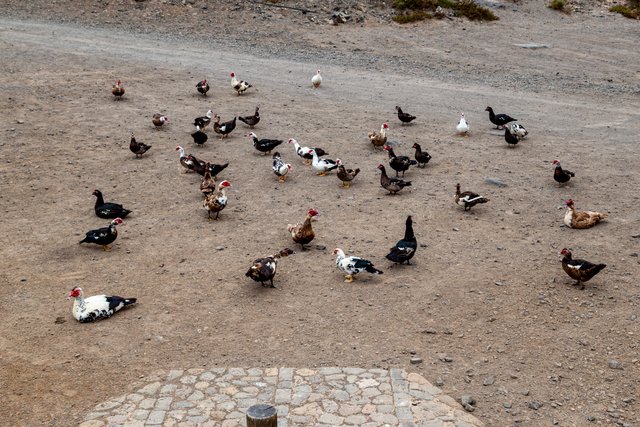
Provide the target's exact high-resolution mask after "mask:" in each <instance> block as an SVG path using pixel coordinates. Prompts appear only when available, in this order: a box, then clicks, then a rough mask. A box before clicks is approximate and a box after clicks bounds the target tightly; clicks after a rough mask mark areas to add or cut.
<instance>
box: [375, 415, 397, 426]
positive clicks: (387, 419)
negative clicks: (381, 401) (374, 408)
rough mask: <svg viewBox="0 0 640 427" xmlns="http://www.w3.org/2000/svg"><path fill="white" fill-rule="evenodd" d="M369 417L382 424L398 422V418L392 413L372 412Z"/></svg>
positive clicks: (395, 423)
mask: <svg viewBox="0 0 640 427" xmlns="http://www.w3.org/2000/svg"><path fill="white" fill-rule="evenodd" d="M371 419H372V420H373V421H376V422H379V423H383V424H391V425H397V424H398V418H396V416H395V415H393V414H373V415H371Z"/></svg>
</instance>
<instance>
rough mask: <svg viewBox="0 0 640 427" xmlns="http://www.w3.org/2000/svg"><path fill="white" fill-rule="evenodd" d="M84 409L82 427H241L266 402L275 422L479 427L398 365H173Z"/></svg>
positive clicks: (326, 425) (284, 426)
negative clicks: (274, 412) (248, 413)
mask: <svg viewBox="0 0 640 427" xmlns="http://www.w3.org/2000/svg"><path fill="white" fill-rule="evenodd" d="M145 381H147V382H146V383H145V384H143V385H140V386H139V388H137V391H136V392H134V393H131V394H126V395H123V396H119V397H116V398H113V399H111V400H108V401H106V402H103V403H100V404H99V405H97V406H96V407H95V408H93V410H92V411H91V412H89V413H88V414H87V415H86V416H85V418H84V422H82V423H81V424H80V427H105V426H131V427H133V426H147V425H162V426H203V427H213V426H216V427H217V426H219V427H236V426H246V418H245V413H246V410H247V408H249V407H250V406H251V405H254V404H256V403H269V404H271V405H274V406H275V407H276V408H277V410H278V427H290V426H300V427H302V426H305V427H306V426H323V427H330V426H367V427H374V426H402V427H410V426H411V427H480V426H483V425H484V424H483V423H482V422H480V421H479V420H478V419H476V418H475V417H473V416H471V415H470V414H469V413H467V412H465V411H464V410H463V409H462V407H461V406H460V405H459V404H458V403H457V402H456V401H455V400H453V399H452V398H451V397H449V396H446V395H444V394H442V391H441V390H440V389H438V388H437V387H434V386H433V385H431V384H430V383H429V382H428V381H427V380H425V379H424V378H423V377H422V376H420V375H418V374H415V373H410V374H407V372H406V371H404V370H402V369H391V370H386V369H361V368H317V369H305V368H301V369H294V368H267V369H258V368H252V369H242V368H215V369H209V370H206V369H188V370H182V369H176V370H172V371H170V372H168V373H164V374H160V375H156V376H153V377H151V378H146V380H145Z"/></svg>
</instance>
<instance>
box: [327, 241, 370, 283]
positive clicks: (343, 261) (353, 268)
mask: <svg viewBox="0 0 640 427" xmlns="http://www.w3.org/2000/svg"><path fill="white" fill-rule="evenodd" d="M333 254H334V255H335V256H336V267H338V269H339V270H340V271H342V272H344V273H346V276H344V281H345V282H346V283H351V282H353V279H355V275H356V274H358V273H361V272H363V271H366V272H367V273H371V274H382V271H381V270H378V269H377V268H375V267H374V266H373V263H372V262H371V261H369V260H366V259H364V258H360V257H357V256H349V257H348V256H345V254H344V251H343V250H342V249H340V248H335V249H334V250H333Z"/></svg>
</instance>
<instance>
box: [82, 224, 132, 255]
mask: <svg viewBox="0 0 640 427" xmlns="http://www.w3.org/2000/svg"><path fill="white" fill-rule="evenodd" d="M122 223H124V221H123V220H122V219H120V218H115V219H114V220H113V221H111V223H110V224H109V225H108V226H107V227H102V228H98V229H96V230H90V231H87V235H86V236H85V238H84V239H82V240H81V241H80V243H94V244H96V245H100V246H102V250H103V251H105V252H108V251H110V250H111V248H110V247H109V245H110V244H111V243H113V242H115V240H116V238H117V237H118V230H117V229H116V226H117V225H120V224H122Z"/></svg>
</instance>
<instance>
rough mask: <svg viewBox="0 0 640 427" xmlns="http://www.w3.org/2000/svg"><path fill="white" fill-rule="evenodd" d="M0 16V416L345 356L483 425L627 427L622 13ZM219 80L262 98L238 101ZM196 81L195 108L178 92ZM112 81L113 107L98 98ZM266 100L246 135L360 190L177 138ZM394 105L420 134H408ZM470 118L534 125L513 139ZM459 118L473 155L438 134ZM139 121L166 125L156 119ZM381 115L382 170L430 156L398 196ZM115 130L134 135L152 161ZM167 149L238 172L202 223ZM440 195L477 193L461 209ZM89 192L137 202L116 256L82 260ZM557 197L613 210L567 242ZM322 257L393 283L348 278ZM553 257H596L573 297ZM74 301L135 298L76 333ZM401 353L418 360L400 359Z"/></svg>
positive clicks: (102, 5)
mask: <svg viewBox="0 0 640 427" xmlns="http://www.w3.org/2000/svg"><path fill="white" fill-rule="evenodd" d="M2 3H3V4H2V7H3V10H4V11H5V13H4V14H3V17H1V18H0V47H1V51H2V56H3V60H2V61H1V62H0V71H1V77H0V89H1V91H0V92H1V95H2V96H1V97H0V132H1V133H2V138H1V140H0V153H1V155H2V157H1V162H0V177H1V178H2V179H1V181H0V208H1V210H2V212H3V217H2V221H1V222H0V224H1V227H2V233H0V255H1V257H0V283H1V285H2V286H1V287H0V311H1V318H2V322H1V324H0V327H1V331H0V347H1V348H2V351H1V352H0V362H1V364H2V367H3V369H2V370H1V371H0V386H1V387H2V390H3V393H2V404H1V405H0V418H1V419H2V420H3V421H2V423H0V424H3V425H12V426H19V425H24V426H34V425H50V426H68V425H75V424H77V423H78V421H79V420H80V419H81V417H82V414H83V413H84V412H86V411H87V410H88V409H90V408H91V407H92V406H93V405H95V404H96V403H98V402H101V401H103V400H105V399H107V398H108V397H110V396H115V395H121V394H123V393H126V392H128V391H129V390H130V384H131V383H132V382H134V381H137V380H139V379H141V378H144V377H145V375H149V374H150V373H151V372H154V371H157V370H163V369H171V368H178V367H185V368H189V367H215V366H240V367H252V366H259V367H275V366H293V367H305V366H314V367H316V366H362V367H382V368H391V367H402V368H406V369H408V370H410V371H415V372H419V373H420V374H422V375H424V376H425V377H426V378H427V379H429V380H430V381H432V382H434V383H437V384H439V385H440V386H441V387H442V389H443V390H444V391H445V392H446V393H447V394H449V395H451V396H452V397H454V398H459V397H460V396H461V395H463V394H470V395H472V396H474V397H475V398H476V399H477V401H478V407H477V409H476V411H475V412H474V415H476V416H478V417H479V418H480V419H481V420H483V421H484V422H485V423H486V425H488V426H507V425H514V426H551V425H559V426H585V425H625V426H627V425H628V426H638V425H640V402H639V401H638V398H637V396H638V394H639V393H640V373H639V372H640V362H639V356H638V349H639V346H638V334H640V331H639V328H638V320H637V316H638V314H639V311H640V309H639V308H638V305H639V304H640V291H639V289H640V288H639V286H638V281H637V277H638V273H640V265H639V261H638V252H640V251H639V248H638V244H639V242H640V239H639V238H638V236H639V235H640V224H639V221H640V214H638V211H637V209H636V205H637V203H638V200H639V197H638V195H637V189H638V188H639V186H640V177H639V175H638V170H639V167H640V158H639V156H638V145H637V139H638V135H639V134H640V124H639V123H640V120H639V119H640V113H639V112H638V99H639V97H638V96H639V95H640V53H639V51H638V49H637V41H638V39H639V36H640V27H638V23H637V22H635V21H631V20H627V19H624V18H622V17H620V16H618V15H614V14H609V13H608V12H606V8H605V7H604V6H602V5H598V4H591V5H588V6H589V7H588V8H587V7H582V9H579V10H582V12H580V13H574V14H571V15H566V14H561V13H557V12H554V11H551V10H549V9H548V8H546V6H545V4H544V2H542V1H532V2H518V3H504V4H500V3H496V5H497V8H496V10H495V12H496V14H497V15H498V16H499V17H500V20H499V21H496V22H492V23H471V22H468V21H466V20H459V19H455V20H447V19H445V20H442V21H428V22H424V23H420V24H416V25H410V26H398V25H396V24H394V23H391V22H389V15H390V10H388V9H386V8H385V7H384V6H383V5H382V4H381V3H375V4H373V6H368V5H367V4H366V3H363V4H364V6H363V5H362V4H360V5H358V4H356V3H353V2H350V3H349V2H343V3H340V4H338V3H336V4H338V5H343V6H344V7H343V10H347V11H348V12H350V13H352V15H353V17H354V18H353V20H352V22H349V23H347V24H344V25H339V26H332V25H328V24H327V23H326V18H327V17H328V15H329V12H330V11H331V8H332V6H333V4H332V3H331V2H327V4H323V6H322V8H321V9H318V12H317V13H307V14H306V15H302V14H300V13H299V12H296V11H292V10H287V9H282V8H274V7H269V6H259V5H255V4H252V3H251V2H231V1H220V2H211V3H204V2H195V3H194V4H189V5H181V4H178V5H174V4H172V3H173V2H160V1H155V0H150V1H146V2H140V3H137V2H133V1H106V0H105V1H96V2H86V6H85V7H83V8H82V9H80V8H78V7H77V5H73V2H71V1H69V0H64V1H58V2H44V1H41V0H38V1H33V2H28V4H26V5H25V4H23V3H24V2H13V1H7V0H5V1H3V2H2ZM281 4H289V5H302V6H305V7H313V6H311V5H310V4H313V2H306V3H305V2H295V3H293V2H290V3H286V2H282V3H281ZM345 5H346V6H345ZM203 6H207V9H204V8H203ZM258 9H259V10H258ZM311 18H313V20H312V19H311ZM524 43H538V44H543V45H546V46H547V47H545V48H540V49H525V48H522V47H519V46H516V45H517V44H524ZM318 68H320V69H321V70H322V74H323V77H324V81H323V84H322V86H321V88H320V89H318V90H314V89H313V88H312V87H311V85H310V79H311V76H312V75H313V74H314V72H315V70H316V69H318ZM230 71H235V72H236V73H237V74H238V75H239V77H240V78H242V79H245V80H247V81H249V82H251V83H253V84H254V86H255V90H253V89H251V90H249V91H248V92H247V93H246V94H245V95H244V96H242V97H238V96H236V95H235V93H234V92H233V91H232V89H231V88H230V86H229V80H228V73H229V72H230ZM203 77H207V78H208V79H209V81H210V82H211V86H212V89H211V92H210V96H209V97H207V98H204V97H201V96H199V95H198V94H197V93H196V91H195V87H194V86H195V84H196V82H197V81H198V80H199V79H201V78H203ZM117 79H122V81H123V82H124V84H125V86H126V91H127V92H126V95H125V97H124V98H123V99H122V101H115V100H114V99H113V97H112V96H111V93H110V87H111V85H112V84H113V83H114V82H115V80H117ZM258 104H259V105H260V112H261V115H262V121H261V122H260V124H259V125H258V126H256V128H255V132H256V133H257V134H258V136H259V137H262V138H281V139H285V140H286V139H288V138H290V137H293V138H296V139H297V140H298V141H300V142H301V143H302V144H303V145H308V146H316V145H317V146H320V147H323V148H324V149H325V150H327V151H328V152H329V153H330V157H332V158H336V157H339V158H340V159H342V160H343V161H344V163H345V164H347V165H348V166H350V167H359V168H360V169H361V170H362V172H361V173H360V175H359V176H358V177H357V178H356V179H355V181H354V182H353V185H352V187H351V188H350V189H342V188H340V187H339V181H338V179H337V178H336V177H335V174H332V175H329V176H326V177H318V176H316V175H315V174H314V173H313V171H312V170H311V169H310V168H309V167H306V166H304V165H303V164H302V162H301V161H300V160H299V159H298V158H296V157H295V156H294V152H293V149H292V147H291V146H287V145H283V146H281V147H280V150H279V151H280V152H281V153H282V154H283V156H284V157H285V160H286V161H288V162H289V163H292V164H293V167H294V169H293V171H292V172H291V176H290V179H289V180H288V181H287V182H286V183H284V184H280V183H278V182H277V179H276V177H275V176H274V175H273V173H272V171H271V160H270V158H269V157H268V156H267V157H265V156H262V155H261V154H259V153H258V152H256V151H255V150H254V149H253V148H252V147H251V144H250V142H249V140H248V138H245V137H244V136H243V135H244V133H247V131H248V128H247V127H246V126H244V125H243V124H241V123H238V128H237V129H236V130H235V131H234V132H233V133H232V134H231V136H230V137H229V138H228V139H225V140H223V141H220V140H219V139H216V137H215V134H213V132H210V139H209V142H207V144H206V145H205V146H204V147H196V146H194V144H193V142H192V140H191V137H190V136H189V133H190V132H191V130H192V128H191V122H192V120H193V118H195V117H197V116H200V115H202V114H204V113H205V112H206V111H207V110H208V109H209V108H211V109H213V110H214V111H216V112H218V113H219V114H220V115H221V116H222V118H223V120H227V119H230V118H232V117H233V116H235V115H246V114H249V113H251V112H252V111H253V109H254V107H255V106H256V105H258ZM395 105H401V106H402V107H403V108H404V109H405V110H406V111H409V112H411V113H413V114H415V115H417V116H418V119H417V120H416V121H415V123H414V124H412V125H408V126H401V125H400V123H399V122H398V120H397V118H396V117H395V114H394V106H395ZM487 105H491V106H493V107H494V109H496V110H497V111H498V112H505V113H508V114H510V115H512V116H514V117H517V118H518V119H519V120H520V122H521V123H522V124H523V125H524V126H525V127H526V128H527V129H528V130H529V136H528V137H527V138H526V139H525V140H524V141H522V142H521V143H520V144H518V146H517V147H516V148H515V149H509V148H507V145H506V144H505V142H504V139H503V137H502V136H501V133H500V132H498V131H496V130H495V129H493V128H492V126H491V124H490V123H489V121H488V116H487V113H485V112H484V109H485V107H486V106H487ZM459 111H464V112H465V113H466V116H467V117H468V119H469V121H470V124H471V129H472V132H471V137H469V138H463V137H458V136H456V135H455V134H454V132H453V129H454V127H455V124H456V122H457V118H458V112H459ZM156 112H161V113H165V114H167V115H168V116H169V117H170V120H171V123H170V124H169V125H168V126H166V127H165V128H162V129H161V130H156V129H154V128H153V126H152V124H151V121H150V117H151V115H152V114H153V113H156ZM384 121H387V122H389V123H390V131H389V139H390V140H392V141H394V142H396V143H397V147H396V151H397V152H398V153H399V154H411V151H412V150H411V145H412V144H413V143H414V142H419V143H420V144H422V146H423V148H425V149H426V150H427V151H429V153H430V154H431V155H432V156H433V160H432V161H431V163H430V164H429V165H428V166H427V168H426V169H424V170H421V169H415V168H414V169H411V170H410V171H409V172H407V175H406V179H409V180H411V181H412V182H413V186H412V188H411V191H403V192H401V193H400V194H398V195H396V196H388V195H387V194H385V191H384V190H383V189H382V188H381V187H380V185H379V173H378V170H377V169H376V166H377V165H378V164H379V163H385V164H386V161H387V160H386V155H385V154H384V153H382V152H376V151H374V150H372V148H371V146H370V144H369V143H368V141H367V138H366V135H367V132H369V131H371V130H374V129H378V128H379V127H380V124H381V123H382V122H384ZM130 131H134V132H135V134H136V136H137V137H138V139H139V140H141V141H143V142H145V143H148V144H151V145H152V146H153V148H152V149H151V150H150V151H149V152H148V153H147V154H146V155H145V156H144V157H143V158H140V159H136V158H135V156H134V155H133V154H132V153H131V152H130V151H129V148H128V144H129V132H130ZM178 144H180V145H182V146H183V147H185V149H186V150H187V151H188V152H191V153H193V154H195V155H197V156H198V157H200V158H203V159H205V160H211V161H215V162H218V163H220V162H229V163H230V166H229V167H228V168H227V170H225V171H224V172H223V173H222V174H221V175H220V178H221V179H227V180H229V181H231V183H232V185H233V187H232V191H230V192H229V193H228V196H229V205H228V207H227V209H225V210H224V211H223V212H222V213H221V215H220V219H219V220H218V221H216V222H213V221H212V222H209V221H207V218H206V217H207V215H206V211H204V210H203V209H202V202H201V196H200V193H199V186H198V185H199V177H198V176H197V175H194V174H184V173H183V169H182V167H181V166H180V164H179V162H178V157H177V154H176V152H175V147H176V145H178ZM554 159H560V160H561V161H562V164H563V165H564V166H565V167H566V168H568V169H570V170H573V171H574V172H576V178H575V179H573V180H572V181H571V183H570V184H569V185H568V186H567V187H564V188H559V187H558V186H557V185H556V183H555V182H554V181H553V179H552V164H551V162H552V161H553V160H554ZM487 178H495V179H499V180H501V181H503V182H504V183H505V184H506V186H504V187H496V186H494V185H491V184H490V183H487V182H486V179H487ZM457 182H460V183H461V185H462V187H463V190H464V189H469V190H473V191H476V192H479V193H481V194H483V195H485V196H487V197H489V198H490V199H491V201H490V202H489V203H487V204H485V205H479V206H477V207H475V208H474V209H473V210H472V211H471V212H468V213H467V212H464V211H463V209H462V208H461V207H458V206H456V205H455V203H454V202H453V198H454V193H455V184H456V183H457ZM94 188H99V189H101V190H102V192H103V193H104V195H105V198H106V199H107V200H110V201H118V202H120V203H123V204H124V205H125V207H128V208H130V209H132V210H133V214H131V215H130V216H129V217H128V218H127V219H126V220H125V224H124V225H123V226H121V227H120V228H119V232H120V235H119V238H118V240H117V241H116V242H115V244H114V245H113V250H112V251H111V252H108V253H105V252H103V251H102V250H101V249H100V248H99V247H89V246H86V245H78V243H77V242H78V241H79V240H81V239H82V238H83V236H84V233H85V232H86V231H88V230H90V229H93V228H98V227H100V226H103V225H106V223H107V222H108V221H106V220H102V219H99V218H97V217H96V216H95V215H94V213H93V204H94V198H93V197H92V196H91V193H92V191H93V189H94ZM569 197H571V198H573V199H574V200H575V202H576V205H577V207H578V209H591V210H598V211H604V212H607V213H609V215H610V217H609V220H608V221H607V222H605V223H602V224H600V225H598V226H596V227H595V228H593V229H589V230H573V229H567V228H565V227H563V225H562V217H563V212H564V211H563V210H562V206H561V201H562V199H565V198H569ZM309 208H315V209H317V210H318V211H320V213H321V216H320V220H319V221H318V222H317V223H315V224H314V228H315V230H316V233H317V237H316V240H315V241H314V242H313V244H312V245H311V249H310V250H308V251H300V250H299V248H295V249H296V250H297V253H296V254H295V255H293V256H291V257H290V258H287V259H283V260H282V261H281V263H280V268H279V272H278V275H277V276H276V283H277V284H278V285H279V287H280V288H281V289H280V290H275V289H265V288H262V287H260V285H259V284H257V283H255V282H253V281H251V280H249V279H248V278H246V277H245V276H244V273H245V271H246V270H247V268H248V267H249V266H250V264H251V261H252V260H253V259H254V258H256V257H258V256H262V255H265V254H271V253H274V252H275V251H276V250H279V249H281V248H284V247H287V246H290V247H293V242H292V241H291V239H290V237H289V235H288V233H287V231H286V227H287V224H288V223H294V222H298V221H301V220H302V218H303V217H304V214H305V212H306V211H307V210H308V209H309ZM407 214H411V215H413V218H414V226H415V230H416V234H417V239H418V242H419V244H420V247H419V248H418V252H417V255H416V257H415V258H414V261H415V262H414V265H413V266H392V265H391V264H390V263H389V262H388V261H387V260H385V259H384V255H385V254H386V253H387V250H388V248H390V247H391V246H392V245H393V244H394V243H395V242H396V241H397V240H398V239H399V238H401V237H402V235H403V232H404V221H405V218H406V215H407ZM334 247H341V248H343V249H345V250H346V251H349V252H350V253H352V254H356V255H360V256H363V257H366V258H368V259H370V260H372V261H373V262H374V264H375V265H376V267H379V268H381V269H382V270H384V274H383V275H382V276H366V275H364V274H363V275H362V276H361V277H358V280H356V281H355V282H354V283H351V284H347V283H343V276H342V275H341V273H340V272H339V271H338V270H337V269H336V268H335V267H334V257H333V256H332V254H331V252H332V249H333V248H334ZM563 247H570V248H572V249H573V251H574V256H576V257H580V258H585V259H588V260H591V261H593V262H598V263H606V264H607V268H606V269H605V270H604V271H603V272H602V273H600V274H599V275H598V276H596V277H595V278H594V279H593V280H592V281H591V282H588V283H587V287H586V289H585V290H583V291H581V290H579V289H578V288H576V287H574V286H572V285H571V281H570V280H569V278H568V277H567V276H566V275H565V274H564V272H563V271H562V268H561V265H560V258H559V251H560V250H561V249H562V248H563ZM74 286H82V287H83V288H84V289H85V291H86V293H87V294H88V295H91V294H96V293H110V294H116V295H122V296H124V297H137V298H138V301H139V304H138V305H137V306H135V307H133V308H131V309H129V310H126V311H123V312H121V313H118V314H117V315H116V316H114V317H113V318H112V319H109V320H107V321H103V322H99V323H96V324H79V323H77V322H76V321H75V320H74V319H73V318H72V316H71V303H70V302H69V301H66V300H65V296H66V294H67V293H68V291H69V290H70V289H71V288H72V287H74ZM413 352H415V354H416V356H418V357H420V358H422V359H423V360H424V362H423V363H421V364H417V365H412V364H410V358H411V357H412V353H413ZM613 361H618V362H620V364H621V367H622V369H612V368H611V367H610V365H611V364H612V363H613ZM490 377H491V378H492V379H493V381H492V380H491V378H490ZM485 383H487V384H488V383H491V384H489V385H483V384H485ZM535 403H539V404H542V406H540V407H539V408H538V409H537V410H536V409H533V408H532V407H536V406H538V405H536V404H535Z"/></svg>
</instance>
